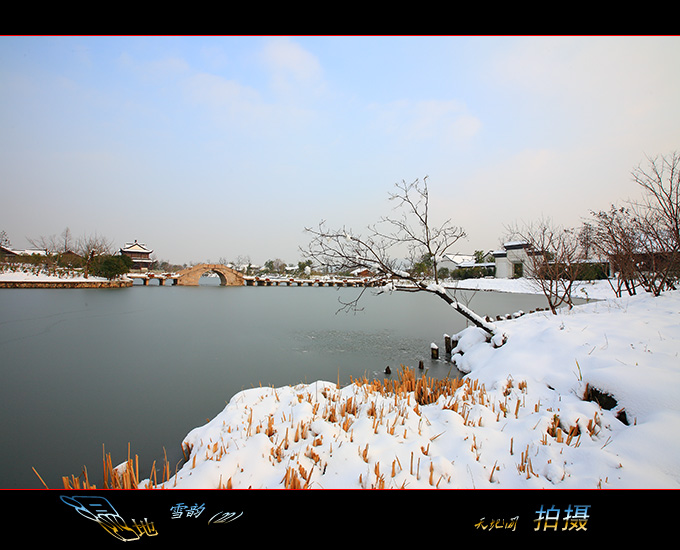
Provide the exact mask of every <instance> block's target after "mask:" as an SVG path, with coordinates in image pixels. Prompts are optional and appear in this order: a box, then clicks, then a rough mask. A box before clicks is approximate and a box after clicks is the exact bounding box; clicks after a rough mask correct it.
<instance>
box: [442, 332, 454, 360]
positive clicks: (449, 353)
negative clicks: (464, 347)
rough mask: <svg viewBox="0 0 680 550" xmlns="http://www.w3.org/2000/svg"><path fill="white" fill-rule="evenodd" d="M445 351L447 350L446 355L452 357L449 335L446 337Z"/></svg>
mask: <svg viewBox="0 0 680 550" xmlns="http://www.w3.org/2000/svg"><path fill="white" fill-rule="evenodd" d="M444 349H445V350H446V355H451V350H452V349H453V348H452V346H451V337H450V336H449V335H448V334H445V335H444Z"/></svg>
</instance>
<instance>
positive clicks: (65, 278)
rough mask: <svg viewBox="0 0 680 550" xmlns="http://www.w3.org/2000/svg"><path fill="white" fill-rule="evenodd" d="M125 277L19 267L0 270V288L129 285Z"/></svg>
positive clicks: (129, 281) (129, 282) (130, 282)
mask: <svg viewBox="0 0 680 550" xmlns="http://www.w3.org/2000/svg"><path fill="white" fill-rule="evenodd" d="M130 285H132V281H131V280H130V279H128V278H126V277H123V278H120V279H117V280H110V279H106V278H104V277H94V276H88V277H85V276H84V275H83V274H82V272H79V271H71V270H67V269H51V270H46V269H44V268H42V267H19V268H15V269H7V268H6V269H5V270H3V271H0V288H32V287H33V288H70V287H82V288H84V287H95V288H99V287H101V288H105V287H117V286H130Z"/></svg>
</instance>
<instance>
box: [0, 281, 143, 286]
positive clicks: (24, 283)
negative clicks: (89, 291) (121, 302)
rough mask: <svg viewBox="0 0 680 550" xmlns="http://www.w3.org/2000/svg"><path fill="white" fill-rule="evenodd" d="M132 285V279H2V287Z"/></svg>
mask: <svg viewBox="0 0 680 550" xmlns="http://www.w3.org/2000/svg"><path fill="white" fill-rule="evenodd" d="M128 286H132V281H131V280H125V279H120V280H111V281H109V280H92V281H83V280H77V281H69V280H68V279H64V280H55V281H0V288H123V287H128Z"/></svg>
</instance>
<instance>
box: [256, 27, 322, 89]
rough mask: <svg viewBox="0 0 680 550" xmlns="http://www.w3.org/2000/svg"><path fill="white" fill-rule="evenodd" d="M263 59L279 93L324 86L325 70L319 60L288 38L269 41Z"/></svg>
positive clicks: (263, 51) (273, 84)
mask: <svg viewBox="0 0 680 550" xmlns="http://www.w3.org/2000/svg"><path fill="white" fill-rule="evenodd" d="M261 59H262V62H263V63H264V66H265V67H266V68H267V69H268V70H269V72H270V76H271V85H272V88H273V89H274V90H275V91H277V92H279V93H285V94H287V93H289V92H291V91H293V90H299V89H300V88H303V89H306V90H317V89H319V88H321V87H322V76H323V71H322V69H321V64H320V63H319V60H318V59H317V58H316V57H315V56H314V55H313V54H311V53H310V52H308V51H307V50H305V49H304V48H303V47H301V46H300V45H299V44H296V43H295V42H293V41H292V40H290V39H288V38H275V39H272V40H269V41H267V42H266V43H265V45H264V48H263V49H262V52H261Z"/></svg>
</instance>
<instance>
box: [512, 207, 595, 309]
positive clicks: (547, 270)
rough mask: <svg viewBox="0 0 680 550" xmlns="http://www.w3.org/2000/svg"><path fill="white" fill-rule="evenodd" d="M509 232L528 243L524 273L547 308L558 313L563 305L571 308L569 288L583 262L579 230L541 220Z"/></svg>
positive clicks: (571, 288)
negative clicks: (544, 298) (540, 295)
mask: <svg viewBox="0 0 680 550" xmlns="http://www.w3.org/2000/svg"><path fill="white" fill-rule="evenodd" d="M510 234H511V236H512V238H514V239H518V240H521V241H524V242H525V243H526V244H527V245H528V246H527V248H526V251H527V263H528V268H529V269H528V270H527V272H526V273H525V276H526V277H527V278H528V279H529V280H530V281H532V282H533V283H534V284H535V285H536V286H538V288H540V290H541V291H542V292H543V295H544V296H545V297H546V299H547V300H548V306H549V307H550V311H551V312H552V313H553V314H557V308H559V307H560V306H562V305H566V306H568V307H569V308H572V307H573V305H574V304H573V300H572V290H573V288H574V282H575V281H576V279H577V278H578V275H579V270H580V267H581V265H582V264H581V259H582V257H581V247H580V246H579V233H578V232H577V231H574V230H572V229H565V228H562V227H560V226H558V225H555V224H554V223H553V222H552V221H551V220H550V219H543V220H540V221H538V222H536V223H528V224H525V225H524V226H523V227H520V228H517V227H515V228H510Z"/></svg>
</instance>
